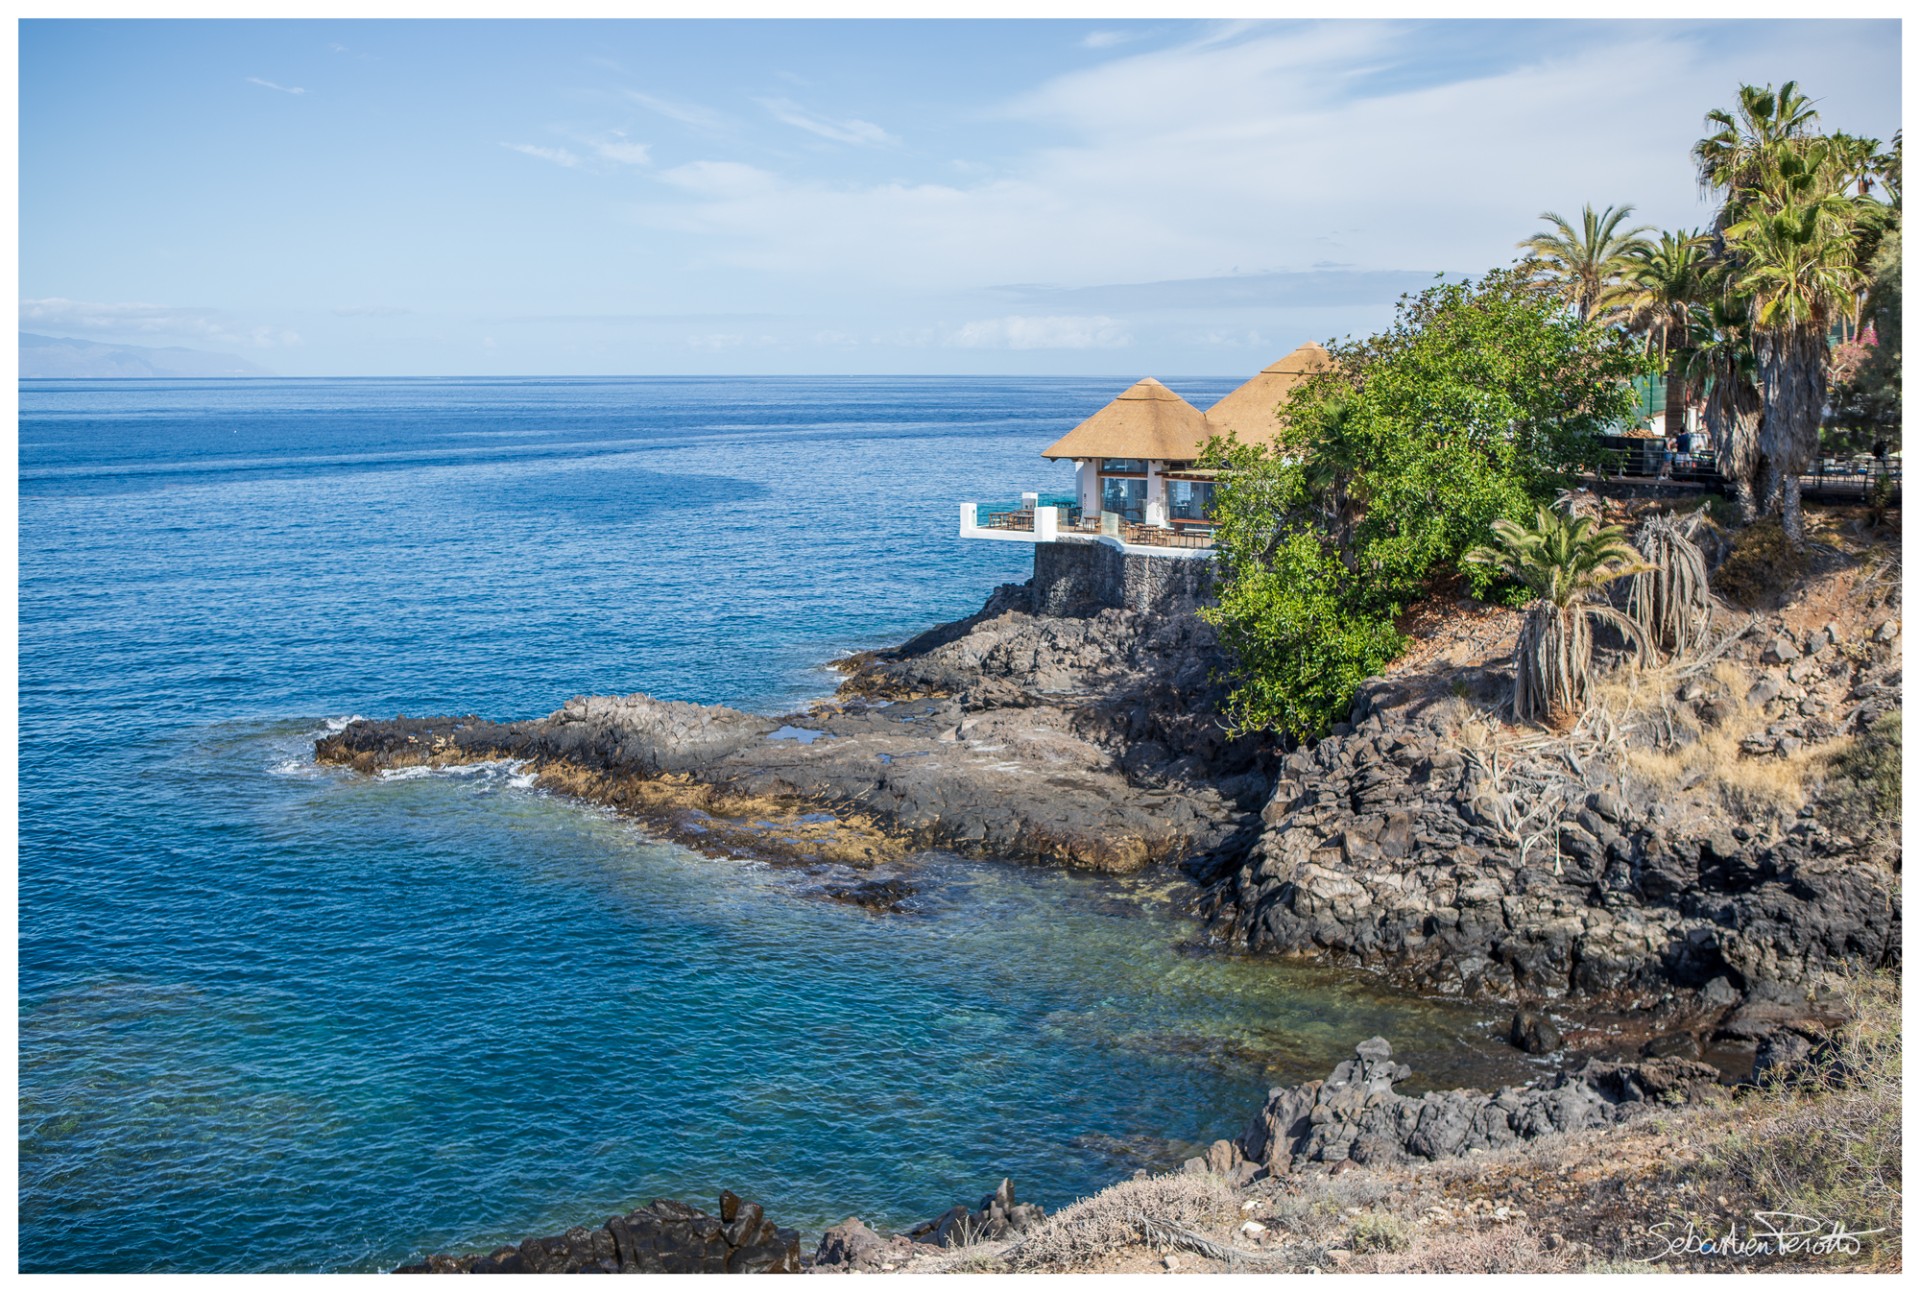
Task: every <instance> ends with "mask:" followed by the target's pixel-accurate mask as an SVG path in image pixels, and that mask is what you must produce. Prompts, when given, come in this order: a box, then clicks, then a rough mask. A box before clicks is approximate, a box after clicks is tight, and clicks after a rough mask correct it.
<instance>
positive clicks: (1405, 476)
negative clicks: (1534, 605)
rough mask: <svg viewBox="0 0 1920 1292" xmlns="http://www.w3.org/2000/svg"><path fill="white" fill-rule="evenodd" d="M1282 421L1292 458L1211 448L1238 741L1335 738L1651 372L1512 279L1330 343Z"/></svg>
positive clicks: (1447, 292) (1487, 572) (1451, 292)
mask: <svg viewBox="0 0 1920 1292" xmlns="http://www.w3.org/2000/svg"><path fill="white" fill-rule="evenodd" d="M1330 352H1331V354H1332V356H1333V360H1334V363H1333V366H1332V367H1331V368H1330V369H1328V370H1326V371H1324V372H1320V373H1316V374H1315V375H1313V376H1312V377H1309V378H1308V379H1307V380H1306V381H1305V382H1303V383H1302V384H1301V386H1300V387H1299V388H1298V389H1296V390H1295V392H1294V394H1293V396H1292V398H1291V399H1290V400H1289V401H1288V402H1287V404H1286V405H1285V406H1284V408H1283V409H1281V410H1280V413H1281V416H1282V421H1283V424H1284V426H1285V430H1286V435H1285V443H1284V444H1276V445H1258V446H1255V445H1242V444H1239V443H1237V442H1233V441H1228V442H1226V443H1216V444H1215V445H1213V446H1211V448H1210V451H1209V453H1208V460H1209V461H1210V462H1212V463H1213V464H1214V465H1216V466H1219V467H1221V468H1223V471H1222V475H1221V477H1220V481H1219V487H1218V489H1217V491H1216V493H1215V496H1214V514H1215V519H1216V521H1217V523H1218V530H1217V535H1216V545H1217V547H1216V550H1217V553H1218V559H1219V565H1220V578H1219V580H1218V581H1217V584H1216V587H1217V588H1218V590H1219V604H1218V605H1216V606H1214V607H1212V608H1210V609H1209V610H1208V611H1207V612H1206V614H1207V617H1208V619H1209V620H1210V621H1211V622H1212V623H1214V624H1215V625H1216V626H1217V627H1218V628H1219V630H1220V636H1221V641H1222V643H1223V644H1224V645H1225V646H1226V647H1227V649H1228V650H1229V651H1230V652H1231V653H1232V655H1233V657H1234V659H1235V663H1236V677H1235V681H1236V683H1237V686H1236V689H1235V690H1234V692H1233V694H1232V696H1231V698H1230V701H1229V709H1230V714H1229V716H1230V718H1231V720H1232V722H1233V724H1234V726H1235V729H1236V730H1238V731H1242V732H1244V731H1250V730H1259V729H1267V728H1272V729H1277V730H1280V731H1283V732H1286V733H1289V734H1292V735H1295V736H1301V737H1308V736H1316V735H1319V734H1321V733H1323V732H1324V731H1325V730H1326V729H1327V727H1328V726H1329V725H1330V724H1331V723H1333V722H1334V721H1335V720H1336V719H1338V718H1339V717H1340V716H1341V715H1342V712H1343V710H1345V708H1346V707H1347V705H1348V704H1349V703H1350V702H1351V699H1352V695H1353V691H1354V688H1355V687H1356V686H1357V685H1358V684H1359V682H1360V681H1362V680H1363V679H1365V678H1366V677H1368V676H1370V675H1372V674H1374V673H1377V672H1379V671H1380V669H1381V668H1383V667H1384V666H1385V665H1386V664H1387V663H1388V662H1389V661H1390V660H1392V659H1393V657H1394V656H1395V655H1397V654H1399V652H1400V650H1401V649H1402V648H1403V644H1404V643H1403V642H1402V639H1401V637H1400V634H1399V633H1398V632H1397V631H1396V629H1395V626H1394V625H1395V621H1396V620H1397V619H1398V618H1399V616H1400V614H1401V612H1402V611H1403V610H1404V609H1405V608H1406V606H1407V605H1408V604H1410V603H1411V602H1412V601H1413V600H1414V599H1415V598H1416V597H1418V596H1420V595H1421V594H1422V593H1423V591H1424V590H1425V589H1426V588H1427V587H1428V585H1429V583H1430V582H1431V581H1432V580H1433V579H1435V578H1436V577H1444V576H1448V575H1452V574H1454V573H1456V572H1457V573H1459V574H1463V575H1464V576H1465V577H1466V579H1467V582H1468V584H1469V586H1470V587H1471V589H1472V591H1473V592H1474V594H1475V595H1476V596H1482V597H1484V596H1486V595H1487V594H1488V593H1489V592H1490V591H1491V590H1492V589H1493V588H1494V587H1495V586H1496V584H1497V583H1498V582H1499V579H1500V574H1499V572H1498V571H1497V570H1495V569H1492V568H1489V567H1466V568H1462V567H1461V564H1460V557H1461V554H1462V553H1463V552H1465V551H1466V550H1467V548H1469V547H1471V546H1472V545H1473V544H1475V543H1478V542H1481V541H1483V540H1484V539H1485V538H1486V536H1487V533H1488V530H1489V527H1490V526H1491V524H1492V522H1493V521H1494V520H1496V519H1499V518H1501V517H1507V518H1518V517H1522V516H1526V515H1530V514H1531V513H1532V512H1533V510H1534V507H1535V505H1536V504H1538V503H1541V502H1545V501H1547V500H1549V499H1551V498H1552V497H1553V494H1554V492H1555V491H1556V489H1557V488H1558V487H1559V486H1561V485H1563V484H1565V483H1567V481H1568V480H1569V479H1570V475H1571V472H1572V471H1573V470H1574V469H1575V468H1577V467H1579V466H1582V465H1585V464H1588V463H1590V462H1591V461H1592V460H1593V458H1594V457H1595V456H1596V455H1597V453H1598V436H1599V433H1600V432H1601V431H1603V430H1604V429H1606V428H1607V427H1608V426H1610V425H1612V424H1614V423H1616V422H1618V421H1619V420H1621V419H1622V418H1624V417H1625V416H1626V415H1627V413H1628V412H1629V411H1630V409H1631V406H1632V399H1633V396H1632V389H1631V386H1630V384H1629V379H1630V378H1631V377H1632V376H1633V375H1634V374H1636V373H1637V372H1640V371H1643V370H1646V369H1648V368H1649V367H1650V365H1651V364H1652V362H1653V361H1652V360H1650V359H1648V358H1647V356H1646V355H1645V354H1644V353H1642V352H1640V351H1638V350H1636V348H1635V347H1634V345H1633V344H1632V343H1631V342H1629V341H1628V340H1627V339H1626V337H1625V336H1624V334H1622V333H1619V332H1617V331H1612V330H1609V329H1605V328H1601V327H1598V326H1595V325H1592V324H1589V323H1586V322H1583V321H1582V320H1580V319H1579V318H1577V317H1575V316H1574V314H1573V313H1572V312H1571V311H1570V310H1568V309H1566V308H1565V307H1564V305H1562V304H1561V303H1560V302H1559V301H1558V300H1556V299H1555V298H1554V297H1552V296H1551V295H1549V294H1547V293H1546V292H1544V291H1543V290H1541V288H1540V287H1539V286H1538V285H1537V284H1534V283H1531V282H1529V281H1528V280H1527V278H1526V276H1525V275H1524V274H1521V273H1519V272H1516V271H1513V270H1501V271H1496V272H1494V273H1491V274H1488V275H1487V276H1486V277H1484V278H1482V279H1480V280H1479V281H1478V282H1473V283H1443V284H1439V285H1436V286H1434V287H1430V288H1428V289H1427V290H1426V291H1424V292H1421V293H1420V294H1419V295H1417V296H1411V297H1403V298H1402V299H1401V302H1400V305H1399V309H1398V311H1397V313H1396V317H1395V320H1394V324H1393V326H1392V327H1391V328H1389V329H1388V330H1387V331H1385V332H1383V333H1380V334H1378V335H1376V336H1372V337H1368V338H1366V339H1365V340H1362V341H1357V342H1350V343H1346V344H1335V345H1333V346H1331V347H1330Z"/></svg>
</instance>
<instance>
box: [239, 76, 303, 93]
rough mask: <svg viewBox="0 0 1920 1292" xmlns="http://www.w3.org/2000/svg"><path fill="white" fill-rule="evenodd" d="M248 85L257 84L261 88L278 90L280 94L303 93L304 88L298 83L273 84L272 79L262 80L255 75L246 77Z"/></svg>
mask: <svg viewBox="0 0 1920 1292" xmlns="http://www.w3.org/2000/svg"><path fill="white" fill-rule="evenodd" d="M247 84H248V85H258V86H260V87H261V88H262V89H267V90H278V91H279V92H280V93H282V94H305V93H306V90H305V89H304V88H302V87H301V86H298V85H275V84H274V83H273V82H272V81H263V80H261V79H260V78H259V77H257V76H249V77H248V78H247Z"/></svg>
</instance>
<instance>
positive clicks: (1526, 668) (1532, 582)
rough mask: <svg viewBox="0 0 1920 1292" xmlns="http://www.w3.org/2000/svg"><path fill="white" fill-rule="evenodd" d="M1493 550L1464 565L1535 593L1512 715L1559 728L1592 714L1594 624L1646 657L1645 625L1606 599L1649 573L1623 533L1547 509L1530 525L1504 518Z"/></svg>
mask: <svg viewBox="0 0 1920 1292" xmlns="http://www.w3.org/2000/svg"><path fill="white" fill-rule="evenodd" d="M1492 529H1493V540H1494V541H1493V544H1492V545H1491V546H1485V545H1483V546H1478V547H1475V548H1473V549H1471V550H1470V551H1468V552H1467V553H1466V556H1465V560H1466V561H1467V562H1468V563H1469V564H1471V565H1476V566H1483V567H1488V568H1492V569H1495V570H1498V571H1500V572H1501V573H1502V574H1504V575H1506V576H1507V577H1508V578H1510V579H1512V580H1513V581H1514V582H1516V583H1518V584H1520V585H1521V586H1522V587H1524V588H1526V589H1527V591H1528V592H1531V593H1532V594H1533V599H1532V600H1530V601H1529V602H1528V603H1527V608H1526V614H1527V617H1526V619H1525V621H1524V622H1523V623H1522V624H1521V626H1520V637H1519V640H1518V641H1517V642H1516V643H1515V644H1514V648H1513V716H1514V717H1515V718H1516V719H1518V720H1520V721H1522V722H1545V723H1548V724H1557V723H1560V722H1563V721H1565V720H1567V719H1568V718H1572V717H1577V716H1579V714H1581V713H1582V712H1584V711H1585V710H1586V707H1587V696H1588V693H1589V692H1590V691H1591V690H1592V687H1593V621H1595V620H1599V621H1602V622H1606V623H1611V624H1613V625H1614V626H1615V627H1617V628H1619V629H1620V631H1621V632H1622V633H1624V634H1625V635H1626V636H1627V638H1628V640H1629V641H1631V642H1633V643H1634V644H1635V645H1636V646H1638V647H1639V648H1640V650H1641V652H1642V653H1643V654H1644V652H1645V638H1644V637H1643V635H1642V633H1641V629H1640V626H1639V625H1638V624H1637V623H1635V622H1634V621H1633V620H1632V619H1630V618H1629V617H1628V616H1626V615H1624V614H1621V613H1620V612H1619V611H1618V610H1615V609H1614V608H1613V607H1612V606H1610V605H1608V604H1607V603H1606V601H1605V600H1604V599H1602V597H1601V595H1600V593H1601V590H1602V589H1603V588H1605V587H1606V586H1607V584H1609V583H1611V582H1613V581H1614V580H1615V579H1619V578H1624V577H1625V576H1627V575H1630V574H1637V573H1639V572H1641V571H1642V570H1645V569H1647V568H1648V567H1647V565H1646V564H1645V562H1643V561H1641V559H1640V553H1639V552H1637V551H1635V550H1634V547H1633V545H1632V544H1631V543H1629V542H1627V540H1626V537H1625V535H1624V534H1622V532H1621V531H1620V529H1619V528H1618V527H1617V526H1611V525H1609V526H1601V525H1600V524H1598V523H1597V522H1596V521H1595V520H1594V519H1593V518H1592V517H1591V516H1573V515H1569V514H1567V513H1565V512H1562V511H1558V510H1556V509H1554V508H1552V507H1545V506H1542V507H1540V508H1538V509H1537V510H1536V511H1535V512H1534V515H1533V520H1532V523H1531V524H1526V525H1522V524H1518V523H1516V522H1514V521H1511V520H1508V519H1506V518H1505V517H1502V518H1500V519H1498V520H1495V521H1494V522H1493V525H1492Z"/></svg>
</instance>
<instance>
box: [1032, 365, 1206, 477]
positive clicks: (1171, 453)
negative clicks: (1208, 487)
mask: <svg viewBox="0 0 1920 1292" xmlns="http://www.w3.org/2000/svg"><path fill="white" fill-rule="evenodd" d="M1216 434H1218V431H1217V430H1216V428H1215V427H1214V425H1213V423H1212V422H1210V421H1208V420H1207V415H1206V414H1205V413H1203V412H1201V411H1200V410H1199V409H1197V408H1195V407H1194V406H1193V405H1192V404H1189V403H1188V402H1187V401H1186V400H1184V399H1182V398H1180V396H1178V395H1176V394H1174V393H1173V392H1172V391H1171V390H1168V389H1167V388H1166V387H1165V386H1163V385H1161V384H1160V383H1159V382H1157V381H1155V380H1154V379H1153V378H1152V377H1148V378H1146V379H1145V380H1143V381H1137V382H1135V383H1134V384H1133V385H1131V386H1129V387H1127V389H1126V390H1125V391H1124V392H1123V393H1122V394H1121V395H1120V396H1119V398H1117V399H1115V400H1114V401H1113V402H1112V403H1111V404H1108V405H1107V406H1106V407H1105V408H1103V409H1101V410H1100V411H1099V412H1097V413H1095V414H1094V415H1093V416H1092V417H1089V418H1088V419H1087V420H1086V421H1084V422H1082V423H1080V425H1078V426H1076V427H1074V428H1073V429H1072V430H1070V431H1068V432H1067V433H1066V434H1065V435H1064V436H1062V437H1061V439H1060V440H1059V442H1058V443H1056V444H1055V445H1054V446H1053V447H1052V448H1050V449H1048V450H1047V451H1046V452H1045V453H1042V454H1041V455H1040V456H1041V457H1043V458H1157V459H1159V460H1161V461H1163V462H1165V461H1186V460H1188V459H1191V458H1196V457H1199V456H1200V450H1201V448H1202V446H1204V445H1205V444H1206V442H1207V441H1208V440H1209V439H1211V438H1212V437H1213V436H1214V435H1216Z"/></svg>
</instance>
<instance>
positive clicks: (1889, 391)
mask: <svg viewBox="0 0 1920 1292" xmlns="http://www.w3.org/2000/svg"><path fill="white" fill-rule="evenodd" d="M1867 274H1868V278H1869V286H1868V288H1867V304H1866V308H1865V309H1864V310H1863V311H1862V319H1861V329H1860V334H1859V336H1858V337H1857V338H1856V339H1855V340H1854V342H1853V343H1852V344H1853V345H1854V346H1855V347H1857V348H1858V350H1859V351H1860V354H1859V357H1858V360H1857V362H1856V363H1855V364H1854V365H1853V366H1852V370H1851V371H1850V372H1848V373H1847V374H1846V376H1845V379H1844V380H1842V381H1841V382H1840V383H1839V384H1838V386H1837V387H1836V389H1835V390H1834V391H1833V392H1832V402H1833V415H1832V418H1831V424H1830V425H1829V427H1828V429H1827V432H1826V435H1825V439H1826V441H1827V442H1828V443H1829V444H1831V445H1832V446H1833V447H1835V448H1837V449H1841V450H1844V451H1847V452H1856V453H1857V452H1860V451H1862V450H1870V451H1873V452H1876V453H1878V454H1881V455H1884V454H1887V453H1892V452H1897V451H1898V450H1899V448H1900V351H1901V346H1900V334H1901V327H1900V217H1899V212H1898V211H1895V212H1894V213H1893V219H1892V221H1891V222H1890V224H1889V226H1888V228H1887V230H1886V232H1884V233H1883V234H1882V235H1881V237H1880V245H1879V247H1878V249H1876V250H1875V252H1874V256H1873V261H1872V263H1871V264H1869V265H1868V266H1867Z"/></svg>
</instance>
